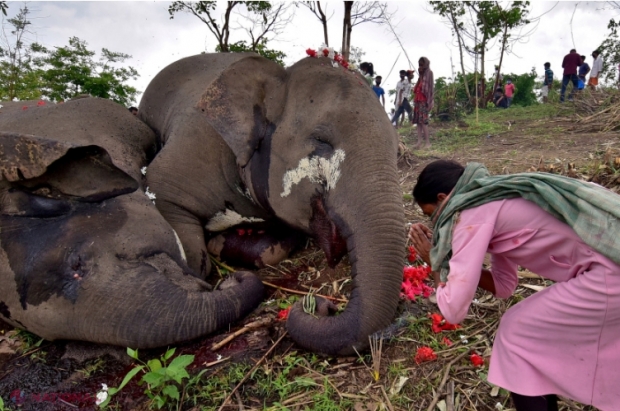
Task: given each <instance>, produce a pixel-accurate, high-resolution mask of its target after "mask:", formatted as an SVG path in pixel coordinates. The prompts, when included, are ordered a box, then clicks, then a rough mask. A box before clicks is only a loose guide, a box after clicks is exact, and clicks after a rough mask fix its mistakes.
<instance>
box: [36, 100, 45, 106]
mask: <svg viewBox="0 0 620 411" xmlns="http://www.w3.org/2000/svg"><path fill="white" fill-rule="evenodd" d="M44 105H45V101H43V100H41V101H39V102H38V103H37V106H44Z"/></svg>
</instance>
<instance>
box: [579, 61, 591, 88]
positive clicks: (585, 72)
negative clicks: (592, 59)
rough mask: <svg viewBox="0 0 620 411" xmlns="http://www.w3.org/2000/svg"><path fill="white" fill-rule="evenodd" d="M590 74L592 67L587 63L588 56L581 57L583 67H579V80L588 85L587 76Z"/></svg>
mask: <svg viewBox="0 0 620 411" xmlns="http://www.w3.org/2000/svg"><path fill="white" fill-rule="evenodd" d="M589 72H590V65H589V64H588V63H586V56H581V66H579V74H578V75H579V78H580V79H581V81H583V84H586V76H587V75H588V73H589Z"/></svg>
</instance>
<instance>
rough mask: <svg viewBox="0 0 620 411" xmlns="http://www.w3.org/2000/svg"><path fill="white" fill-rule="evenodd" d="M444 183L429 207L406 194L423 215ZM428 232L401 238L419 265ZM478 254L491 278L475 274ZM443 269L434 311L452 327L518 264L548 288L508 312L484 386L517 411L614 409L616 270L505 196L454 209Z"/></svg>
mask: <svg viewBox="0 0 620 411" xmlns="http://www.w3.org/2000/svg"><path fill="white" fill-rule="evenodd" d="M444 177H445V176H444ZM457 179H458V177H457ZM448 180H449V178H448V179H446V178H442V181H445V182H446V183H445V184H447V185H445V186H444V187H443V189H442V188H441V187H439V188H436V189H435V191H437V193H434V194H435V197H434V198H437V199H438V200H437V201H436V202H435V203H431V204H428V203H426V202H422V203H421V202H420V201H419V200H418V197H420V193H418V196H416V194H415V191H414V197H415V198H416V201H417V202H418V204H419V205H420V206H421V208H422V209H423V211H424V212H425V214H428V215H430V214H432V213H433V212H434V211H435V210H436V209H437V208H441V206H442V203H443V202H445V201H446V199H447V198H448V199H449V197H448V195H449V193H450V191H451V189H452V188H453V187H454V184H453V183H451V182H450V181H448ZM450 185H452V188H451V187H450ZM427 194H428V193H427ZM440 211H441V210H440ZM428 234H429V232H428V229H424V228H422V227H421V226H419V225H416V226H413V228H412V230H411V232H410V237H411V238H412V240H413V243H414V246H415V247H416V249H418V250H421V254H423V255H426V258H428V249H429V247H430V243H428ZM619 234H620V233H619ZM485 253H489V254H491V270H490V271H488V270H482V269H481V267H482V263H483V259H484V256H485ZM449 265H450V274H449V276H448V281H447V282H446V283H445V284H444V283H440V284H439V286H438V288H437V304H438V305H439V309H440V310H441V312H442V314H443V315H444V317H445V318H446V320H447V321H449V322H451V323H459V322H461V321H463V320H464V319H465V317H466V315H467V312H468V309H469V306H470V305H471V302H472V300H473V298H474V294H475V292H476V289H477V288H478V286H481V287H483V288H486V289H488V290H490V291H492V292H493V293H494V295H495V296H496V297H499V298H507V297H509V296H510V295H512V293H513V292H514V290H515V288H516V286H517V283H518V278H517V267H518V266H521V267H524V268H527V269H528V270H530V271H532V272H534V273H537V274H539V275H541V276H543V277H544V278H547V279H550V280H553V281H555V282H556V284H554V285H552V286H550V287H548V288H546V289H544V290H542V291H540V292H538V293H536V294H534V295H532V296H530V297H528V298H527V299H525V300H524V301H522V302H520V303H518V304H516V305H515V306H513V307H511V308H510V309H509V310H508V311H507V312H506V313H505V314H504V316H503V317H502V320H501V323H500V326H499V329H498V331H497V335H496V338H495V342H494V345H493V352H492V355H491V365H490V370H489V376H488V379H489V382H491V383H493V384H496V385H498V386H500V387H503V388H506V389H508V390H510V391H511V392H512V393H513V400H514V402H515V405H516V407H517V410H518V411H521V410H530V411H535V410H553V409H556V410H557V398H555V396H554V395H550V394H558V395H562V396H565V397H569V398H572V399H574V400H576V401H579V402H581V403H584V404H592V405H594V406H596V407H598V408H600V409H601V410H604V411H608V410H609V411H611V410H619V409H620V266H618V264H616V263H614V262H613V261H611V260H610V259H608V258H607V257H605V256H603V255H602V254H600V253H598V252H597V251H595V250H594V249H592V248H591V247H589V246H588V245H586V244H585V243H584V242H583V241H582V240H581V239H580V238H579V236H578V235H577V234H576V233H575V231H574V230H573V229H572V228H571V227H570V226H568V225H567V224H565V223H563V222H561V221H560V220H558V219H556V218H555V217H553V216H552V215H551V214H549V213H547V212H546V211H544V210H543V209H542V208H540V207H539V206H538V205H536V204H535V203H533V202H530V201H528V200H525V199H522V198H512V199H506V200H499V201H493V202H489V203H486V204H483V205H480V206H477V207H474V208H469V209H465V210H463V211H461V213H460V217H459V220H458V222H457V223H456V225H455V226H454V230H453V236H452V257H451V258H450V264H449Z"/></svg>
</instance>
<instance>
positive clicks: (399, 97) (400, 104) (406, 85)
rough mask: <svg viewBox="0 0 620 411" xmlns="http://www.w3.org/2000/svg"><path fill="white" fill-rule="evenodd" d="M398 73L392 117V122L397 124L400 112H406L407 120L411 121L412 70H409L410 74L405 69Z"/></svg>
mask: <svg viewBox="0 0 620 411" xmlns="http://www.w3.org/2000/svg"><path fill="white" fill-rule="evenodd" d="M398 74H399V75H400V81H399V82H398V83H396V100H395V104H396V113H394V117H392V123H394V122H396V124H397V125H398V118H399V117H400V115H401V114H403V112H405V111H406V112H407V115H408V116H409V121H411V116H412V114H413V112H412V109H411V104H409V97H410V96H411V79H412V78H413V72H412V71H411V74H409V73H408V72H407V71H405V70H401V71H400V72H399V73H398Z"/></svg>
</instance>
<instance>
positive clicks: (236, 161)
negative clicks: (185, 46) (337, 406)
mask: <svg viewBox="0 0 620 411" xmlns="http://www.w3.org/2000/svg"><path fill="white" fill-rule="evenodd" d="M139 117H140V118H141V119H142V120H143V121H144V122H145V123H146V124H148V125H149V126H150V127H151V128H152V129H153V130H154V131H155V133H156V134H157V136H158V138H159V140H160V141H161V144H162V149H161V151H160V152H159V154H158V155H157V157H156V158H155V159H154V160H153V162H152V163H151V164H150V165H149V167H148V171H147V174H146V179H147V184H148V185H149V187H150V189H151V191H152V192H153V193H154V194H155V195H156V196H157V200H156V206H157V208H158V209H159V211H160V212H161V214H162V215H163V216H164V218H165V219H166V221H168V222H169V223H170V225H171V226H172V227H173V228H174V230H175V231H176V232H177V233H178V235H179V238H180V240H181V243H182V245H183V248H184V250H185V252H186V255H187V263H188V265H189V267H190V268H191V269H192V270H193V271H194V272H196V273H198V275H199V276H201V277H206V276H207V275H208V273H209V269H210V267H209V260H208V258H207V255H208V254H207V243H208V240H209V239H212V238H218V237H219V239H218V240H217V241H215V244H213V243H211V246H209V247H212V246H213V247H220V249H224V248H226V243H227V242H228V240H227V238H232V239H234V241H237V242H240V241H241V242H242V241H243V239H239V238H238V237H239V236H235V235H232V236H230V234H226V231H227V230H236V229H238V228H239V227H244V228H243V229H244V230H245V229H246V228H247V225H251V224H253V223H261V224H262V225H263V226H264V227H269V226H270V225H272V224H280V225H282V224H284V225H287V226H288V227H290V228H291V229H292V230H294V231H297V232H300V233H301V234H302V235H303V236H310V237H312V238H314V240H315V242H316V244H318V245H319V246H320V247H321V249H322V250H323V251H324V252H325V255H326V258H327V261H328V263H329V265H330V266H332V267H333V266H335V265H336V264H338V262H339V261H340V259H341V258H342V257H343V256H344V255H345V254H348V256H349V260H350V261H351V263H352V277H353V290H352V292H351V298H350V301H349V303H348V305H347V307H346V308H345V310H344V311H343V312H341V313H334V310H333V309H332V307H330V306H329V304H327V303H326V302H325V301H321V300H319V301H317V307H318V311H317V314H318V315H316V316H315V315H310V314H307V313H305V312H304V311H303V310H302V309H301V307H300V305H296V306H295V307H293V309H292V310H291V313H290V315H289V319H288V322H287V328H288V331H289V333H290V335H291V336H292V338H293V339H294V340H295V341H296V342H297V343H298V344H299V345H301V346H302V347H305V348H307V349H309V350H313V351H317V352H322V353H326V354H337V355H346V354H352V353H354V352H355V350H356V349H361V348H363V347H365V346H367V345H368V337H369V336H370V335H371V334H373V333H375V332H377V331H379V330H381V329H382V328H384V327H386V326H388V325H389V324H390V322H391V320H392V318H393V316H394V313H395V310H396V306H397V302H398V294H399V290H400V283H401V281H402V261H403V259H404V253H405V244H404V235H403V226H404V212H403V208H402V193H401V189H400V186H399V184H398V174H397V166H396V160H397V159H396V153H397V150H398V137H397V135H396V132H395V131H394V129H393V127H392V126H391V124H390V122H389V119H388V118H387V117H386V115H385V112H384V111H383V108H382V107H381V105H380V104H379V102H378V101H377V99H376V96H375V95H374V94H373V91H372V90H371V88H370V87H368V85H367V83H366V82H365V80H364V79H363V78H362V77H361V76H360V75H359V74H357V73H353V72H350V71H347V70H345V69H343V68H342V67H333V66H332V63H331V61H330V60H328V59H327V58H305V59H303V60H301V61H299V62H298V63H296V64H294V65H293V66H291V67H289V68H287V69H284V68H282V67H281V66H279V65H277V64H275V63H273V62H271V61H269V60H267V59H264V58H262V57H260V56H257V55H255V54H252V53H219V54H201V55H197V56H192V57H188V58H185V59H182V60H179V61H177V62H175V63H173V64H171V65H170V66H168V67H166V68H164V69H163V70H162V71H161V72H160V73H159V74H158V75H157V76H156V77H155V78H154V79H153V80H152V81H151V83H150V84H149V86H148V87H147V89H146V91H145V93H144V96H143V98H142V100H141V103H140V107H139ZM266 230H268V228H266ZM231 241H232V240H231ZM248 241H254V240H252V239H250V238H248ZM253 244H254V245H253V246H252V247H259V248H260V244H261V243H260V241H256V242H255V243H253ZM235 247H237V246H233V245H229V248H231V249H233V248H235ZM253 253H254V254H260V250H258V251H257V250H253Z"/></svg>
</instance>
